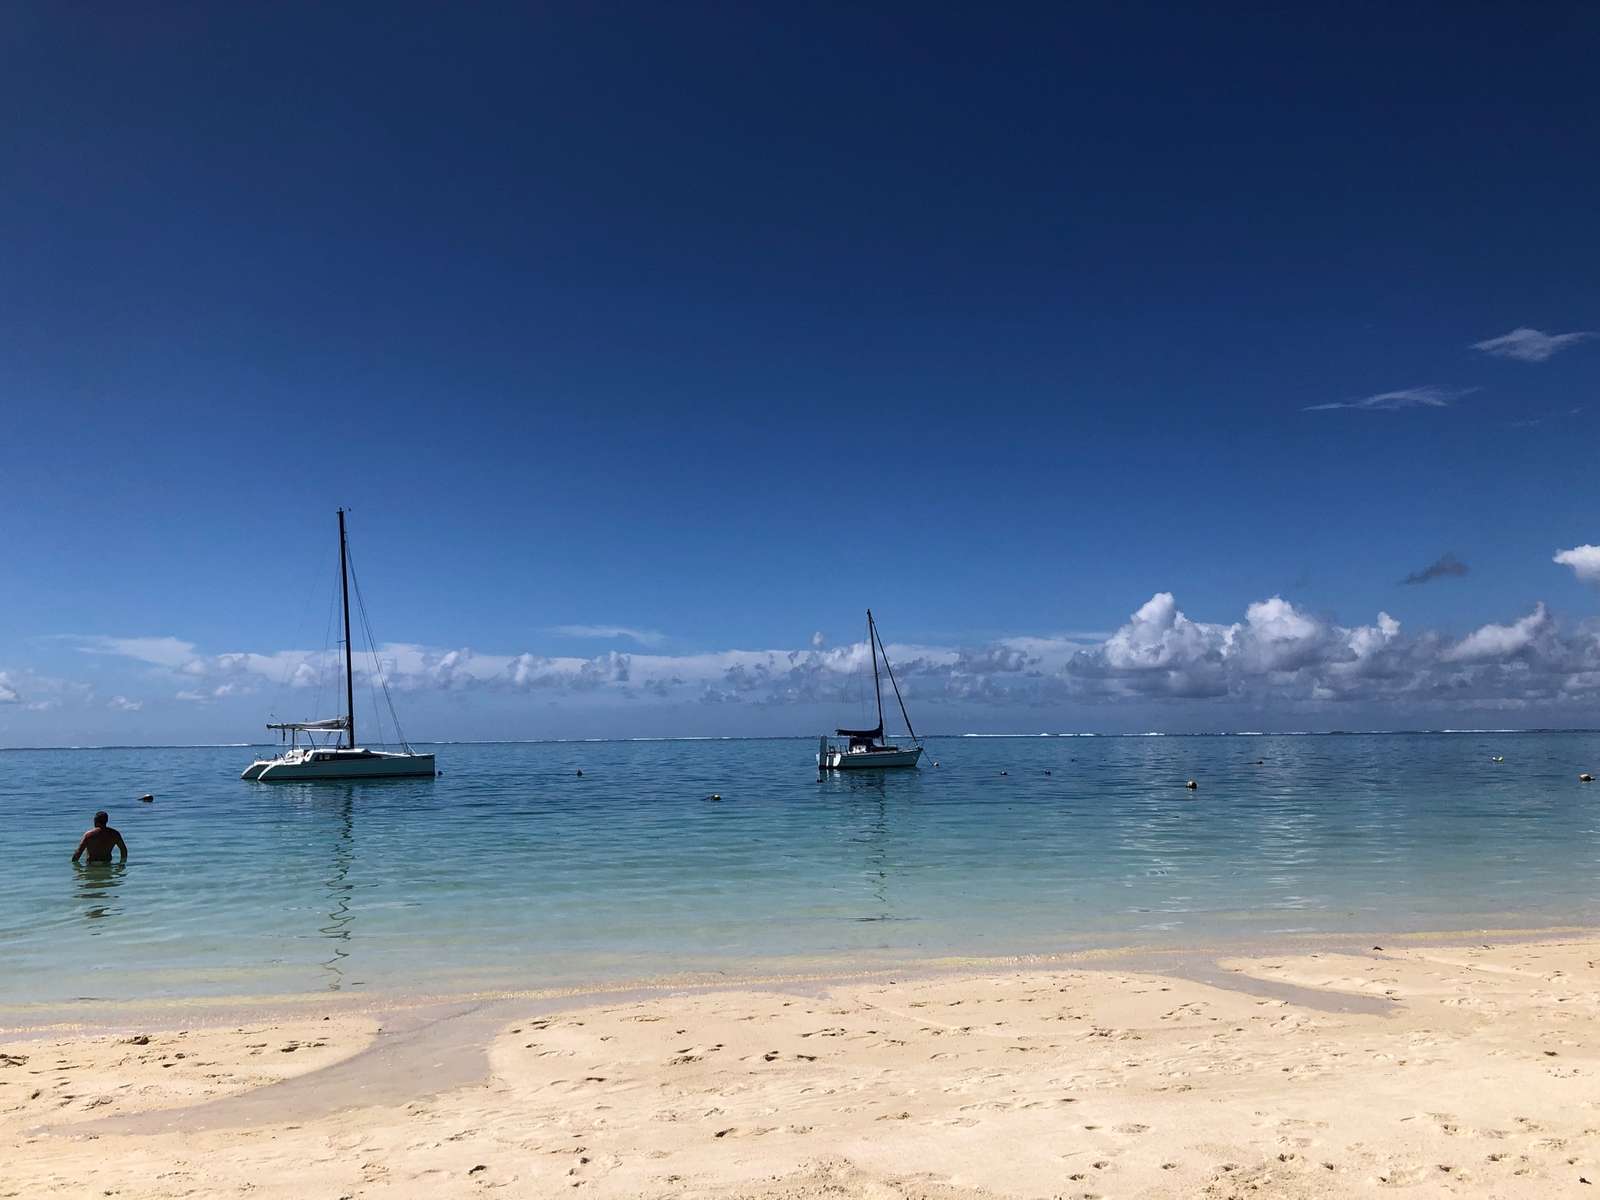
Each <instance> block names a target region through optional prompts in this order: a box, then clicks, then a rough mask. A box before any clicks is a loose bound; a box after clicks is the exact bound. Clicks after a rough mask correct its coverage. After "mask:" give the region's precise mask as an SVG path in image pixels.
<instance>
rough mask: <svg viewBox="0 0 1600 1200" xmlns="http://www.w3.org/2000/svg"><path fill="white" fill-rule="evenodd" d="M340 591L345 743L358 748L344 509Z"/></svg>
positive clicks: (340, 527)
mask: <svg viewBox="0 0 1600 1200" xmlns="http://www.w3.org/2000/svg"><path fill="white" fill-rule="evenodd" d="M339 591H340V594H341V595H342V596H343V597H344V728H345V733H346V735H347V736H348V737H349V739H350V740H349V741H348V742H346V743H345V744H346V745H347V746H349V747H350V749H352V750H354V749H355V748H356V680H355V672H354V671H352V670H351V668H350V568H349V566H348V565H347V564H346V562H345V536H344V509H342V508H341V509H340V510H339Z"/></svg>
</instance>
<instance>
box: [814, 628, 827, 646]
mask: <svg viewBox="0 0 1600 1200" xmlns="http://www.w3.org/2000/svg"><path fill="white" fill-rule="evenodd" d="M827 644H828V635H827V634H825V633H823V632H822V630H820V629H819V630H817V631H816V632H815V633H813V634H812V635H811V648H812V649H813V650H821V649H822V648H823V647H824V646H826V645H827Z"/></svg>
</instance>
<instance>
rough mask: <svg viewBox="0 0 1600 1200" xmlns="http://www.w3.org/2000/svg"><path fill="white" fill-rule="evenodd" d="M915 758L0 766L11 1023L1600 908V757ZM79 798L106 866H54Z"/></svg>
mask: <svg viewBox="0 0 1600 1200" xmlns="http://www.w3.org/2000/svg"><path fill="white" fill-rule="evenodd" d="M927 745H928V753H927V756H926V757H925V759H924V766H923V767H922V769H920V770H915V771H892V772H883V773H878V774H875V775H874V774H868V773H863V774H847V775H838V776H830V777H827V778H824V779H820V780H819V778H818V775H817V772H816V770H815V766H814V761H815V760H814V754H815V750H816V742H815V740H814V739H804V738H797V739H765V740H761V739H752V740H732V739H730V740H685V741H608V742H544V743H515V744H471V745H440V746H436V747H433V749H434V750H435V751H436V753H437V754H438V755H439V764H440V768H441V770H442V771H443V772H444V773H443V775H442V776H441V777H440V778H438V779H434V780H395V781H371V782H366V783H348V784H335V783H302V784H285V785H268V784H253V783H245V782H242V781H240V780H239V779H238V773H239V771H240V770H241V769H242V768H243V767H244V766H245V765H246V764H247V763H248V762H249V761H250V759H251V757H252V756H253V753H254V752H253V751H252V750H251V749H249V748H176V749H174V748H149V749H143V748H129V749H83V750H8V751H0V829H3V831H4V835H5V836H4V844H5V863H4V869H3V871H0V962H3V963H4V969H3V971H0V1005H8V1006H18V1005H34V1004H50V1003H59V1002H62V1001H68V1000H74V999H81V998H94V999H99V1000H115V1001H127V1000H145V999H159V998H168V997H184V996H209V995H230V996H233V995H252V996H264V995H282V994H285V993H308V992H325V991H341V992H344V991H360V992H386V993H394V992H405V993H417V992H443V993H460V992H466V991H475V990H484V989H497V988H539V987H551V986H577V985H581V984H584V983H598V982H614V981H618V980H622V979H637V978H660V977H670V976H679V975H690V974H715V973H718V972H722V973H726V974H730V975H731V974H744V973H750V972H755V973H780V972H788V971H796V972H800V971H811V970H843V969H851V968H856V967H879V966H884V965H898V964H905V963H914V962H918V961H923V960H928V959H935V958H942V957H948V956H1008V955H1018V954H1032V953H1054V952H1064V951H1073V950H1082V949H1085V948H1092V947H1099V946H1121V945H1140V944H1149V945H1153V946H1181V945H1187V944H1200V943H1204V944H1213V943H1216V942H1219V941H1224V942H1233V941H1241V940H1242V941H1250V940H1252V939H1254V940H1258V941H1259V940H1267V939H1270V938H1273V937H1281V936H1283V935H1287V934H1318V933H1348V932H1357V931H1375V932H1376V931H1382V932H1391V931H1392V932H1404V931H1420V930H1428V931H1434V930H1465V929H1475V928H1501V929H1503V928H1531V927H1540V928H1543V927H1551V926H1560V925H1572V924H1584V925H1592V924H1595V923H1596V922H1595V918H1596V916H1597V915H1600V886H1597V884H1596V869H1597V866H1600V784H1594V785H1588V786H1585V785H1584V784H1582V783H1580V782H1579V781H1578V775H1579V773H1580V772H1584V771H1594V770H1597V769H1600V734H1595V733H1587V732H1583V733H1483V734H1479V733H1449V734H1443V733H1441V734H1413V733H1407V734H1351V735H1307V736H1227V737H1182V736H1168V737H1159V736H1148V737H1115V738H1114V737H1065V736H1063V737H948V738H933V739H930V740H929V741H928V743H927ZM1497 756H1503V758H1504V761H1503V762H1495V761H1493V759H1494V758H1495V757H1497ZM935 761H937V763H938V764H939V765H938V766H933V765H931V764H932V763H933V762H935ZM580 770H581V772H582V774H581V776H580V775H579V771H580ZM1189 779H1194V780H1195V781H1196V782H1197V784H1198V787H1197V789H1196V790H1194V791H1190V790H1188V789H1186V788H1185V787H1184V783H1185V781H1186V780H1189ZM146 792H149V793H153V794H154V795H155V803H153V804H140V803H137V801H136V798H137V797H138V796H140V795H141V794H143V793H146ZM714 796H720V799H713V797H714ZM97 808H106V809H108V810H109V811H110V813H111V822H112V824H113V825H114V826H116V827H117V828H119V829H120V830H121V831H122V833H123V835H124V836H125V838H126V839H127V842H128V845H129V847H130V850H131V854H130V857H129V860H128V862H127V864H126V866H117V865H112V866H109V867H107V866H95V867H74V866H73V865H72V863H71V862H69V861H68V860H69V856H70V855H71V852H72V850H73V847H74V846H75V845H76V843H77V839H78V837H79V835H80V834H81V833H82V831H83V830H84V829H85V828H86V827H87V826H88V824H89V820H90V817H91V815H92V813H93V812H94V810H95V809H97Z"/></svg>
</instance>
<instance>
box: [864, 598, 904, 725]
mask: <svg viewBox="0 0 1600 1200" xmlns="http://www.w3.org/2000/svg"><path fill="white" fill-rule="evenodd" d="M877 636H878V628H877V626H876V625H874V624H873V623H872V610H871V609H870V608H869V609H867V650H868V651H869V652H870V653H871V655H872V695H873V698H874V699H875V700H877V702H878V740H879V741H880V742H881V741H882V740H883V684H882V683H880V682H879V681H878V651H877V646H876V645H875V643H874V639H875V638H877ZM884 661H885V662H888V659H887V658H885V659H884ZM895 694H896V695H899V694H900V693H899V689H898V688H897V689H896V690H895Z"/></svg>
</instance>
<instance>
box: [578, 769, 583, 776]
mask: <svg viewBox="0 0 1600 1200" xmlns="http://www.w3.org/2000/svg"><path fill="white" fill-rule="evenodd" d="M578 778H579V779H582V778H583V768H582V767H579V768H578Z"/></svg>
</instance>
